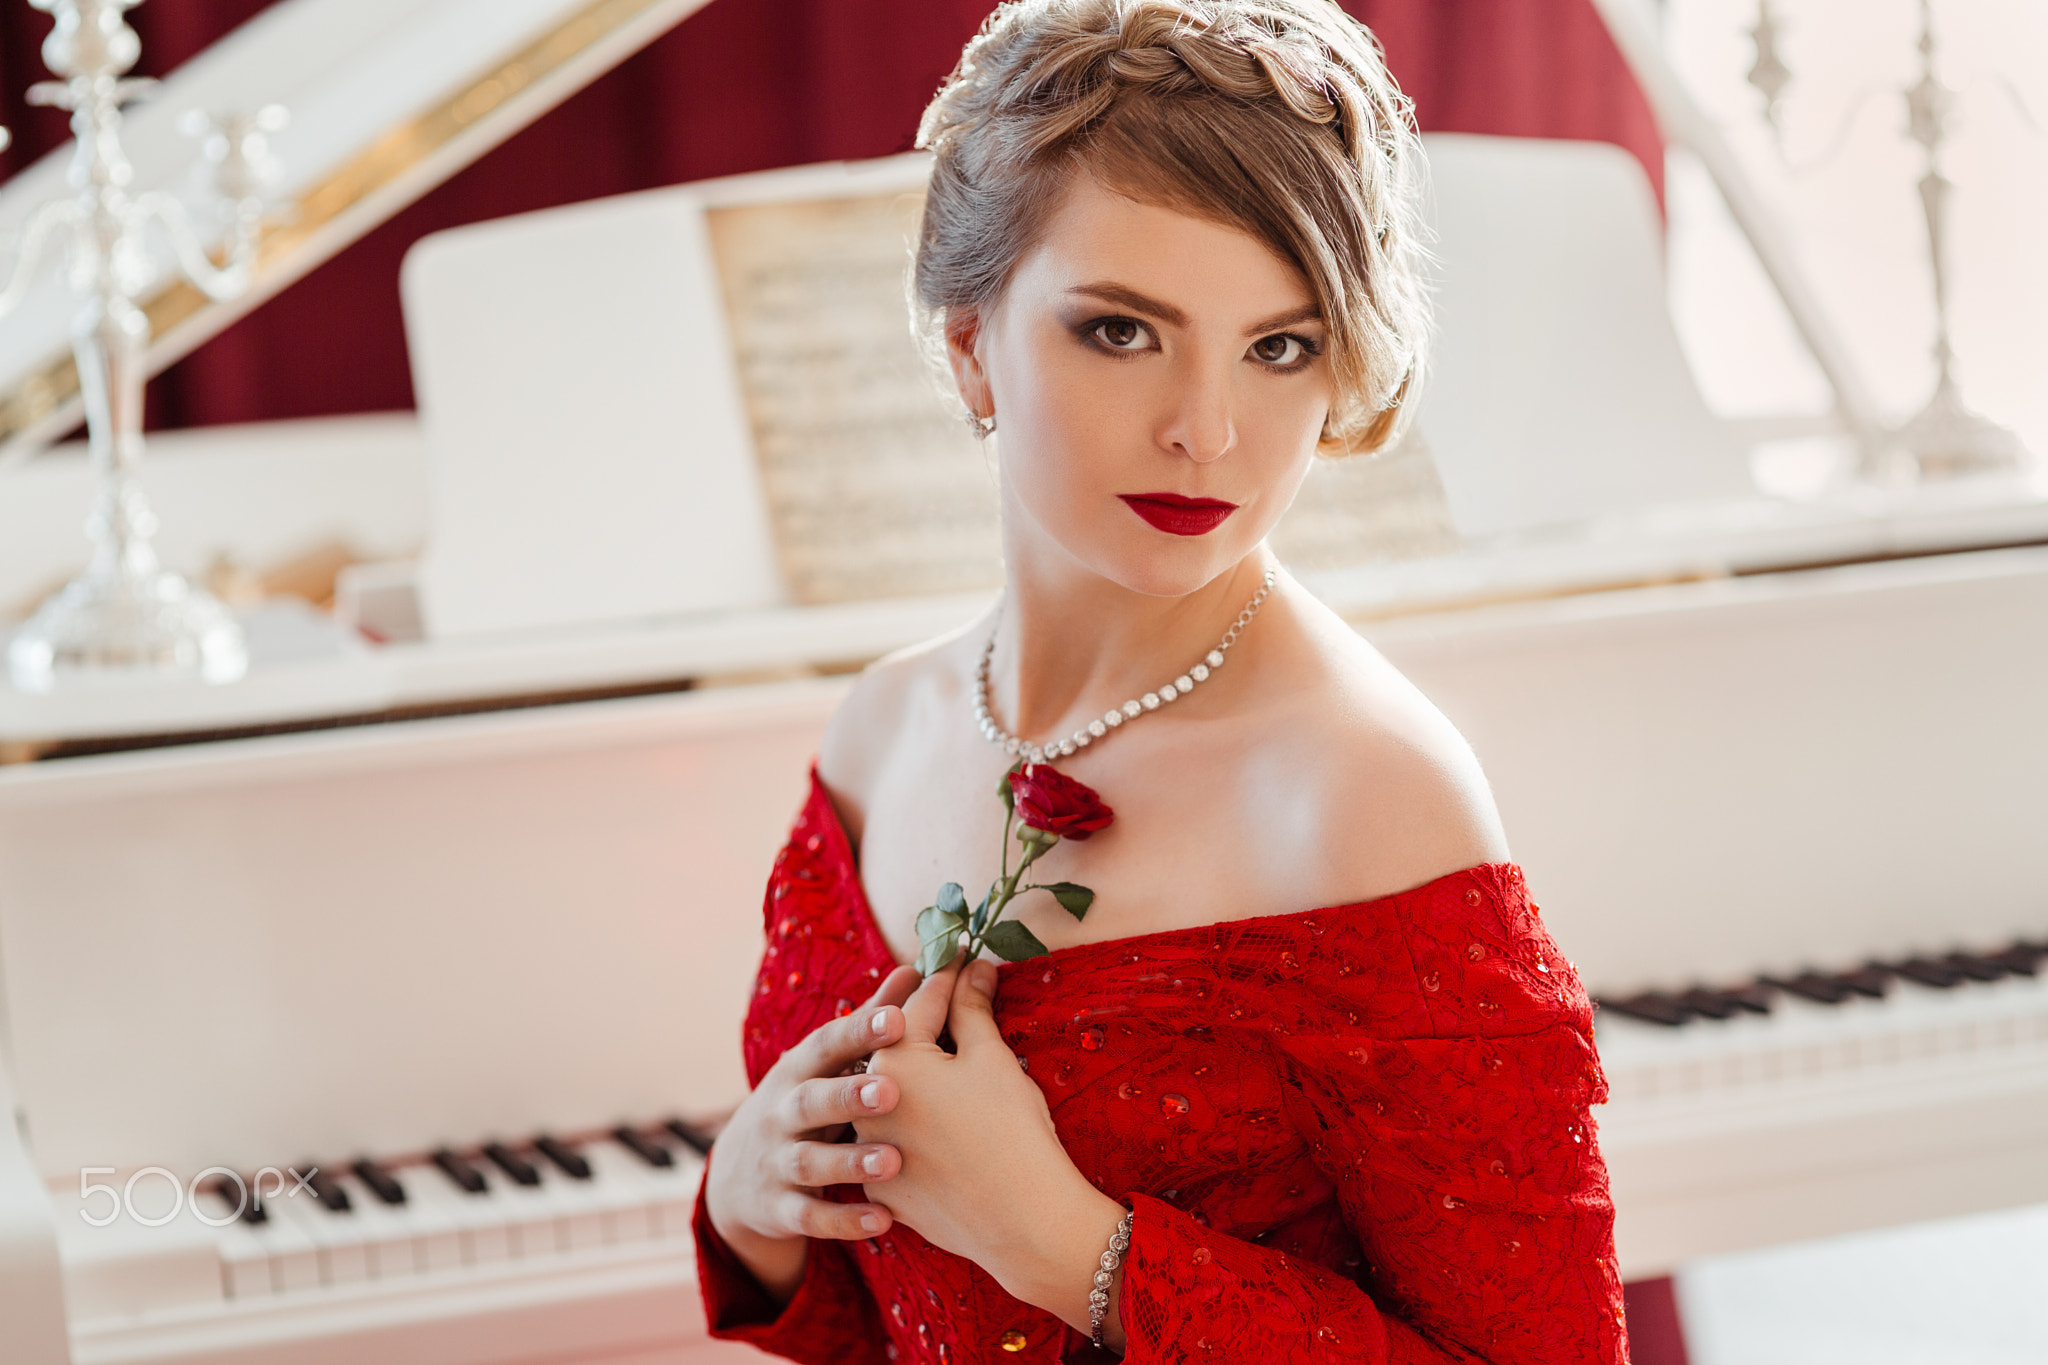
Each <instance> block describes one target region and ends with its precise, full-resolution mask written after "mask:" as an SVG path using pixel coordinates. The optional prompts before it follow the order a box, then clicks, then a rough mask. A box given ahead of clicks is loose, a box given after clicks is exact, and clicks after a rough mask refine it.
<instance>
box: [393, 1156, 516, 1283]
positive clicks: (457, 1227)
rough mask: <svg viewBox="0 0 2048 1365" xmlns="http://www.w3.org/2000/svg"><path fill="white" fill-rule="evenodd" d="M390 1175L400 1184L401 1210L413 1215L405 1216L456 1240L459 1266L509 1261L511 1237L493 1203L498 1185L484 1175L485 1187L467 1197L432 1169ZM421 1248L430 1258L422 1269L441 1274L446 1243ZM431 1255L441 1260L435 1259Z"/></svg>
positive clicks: (497, 1203) (499, 1204)
mask: <svg viewBox="0 0 2048 1365" xmlns="http://www.w3.org/2000/svg"><path fill="white" fill-rule="evenodd" d="M478 1169H479V1170H481V1169H482V1167H479V1168H478ZM393 1174H395V1175H397V1176H398V1178H399V1179H400V1181H401V1182H403V1183H404V1185H405V1192H406V1196H407V1203H406V1207H407V1208H408V1209H410V1210H414V1211H415V1212H414V1213H413V1214H412V1215H410V1216H413V1217H417V1218H420V1219H421V1220H422V1221H423V1225H425V1224H428V1223H430V1224H431V1225H432V1226H434V1227H436V1228H437V1229H448V1230H452V1231H454V1232H455V1233H456V1234H457V1235H458V1237H459V1239H460V1247H461V1253H460V1258H461V1262H462V1263H465V1264H470V1265H488V1264H490V1263H492V1262H496V1261H508V1260H511V1259H512V1256H513V1245H512V1234H511V1230H510V1229H509V1228H508V1227H507V1226H506V1221H505V1209H504V1203H503V1201H502V1200H500V1199H499V1198H498V1190H499V1186H500V1184H501V1183H502V1182H501V1181H499V1180H493V1179H492V1178H491V1174H490V1173H489V1172H485V1175H484V1179H485V1180H486V1181H487V1182H489V1183H488V1185H487V1188H486V1190H485V1192H484V1193H482V1194H470V1193H468V1192H467V1191H465V1190H462V1189H459V1188H458V1187H457V1186H456V1184H455V1182H454V1181H452V1180H450V1179H449V1178H448V1177H447V1175H446V1174H444V1173H443V1172H442V1171H441V1170H440V1168H438V1167H436V1166H431V1165H425V1166H408V1167H406V1168H404V1170H402V1171H395V1172H393ZM426 1247H427V1251H428V1253H429V1254H428V1256H427V1259H426V1263H425V1264H424V1265H422V1266H421V1270H422V1271H423V1272H430V1271H434V1270H439V1269H442V1268H443V1266H444V1264H445V1262H444V1260H443V1259H441V1257H442V1256H445V1248H446V1242H445V1239H442V1238H436V1239H433V1240H431V1241H430V1242H428V1243H427V1244H426ZM436 1252H439V1253H440V1255H439V1256H437V1255H436V1254H435V1253H436Z"/></svg>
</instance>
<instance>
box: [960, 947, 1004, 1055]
mask: <svg viewBox="0 0 2048 1365" xmlns="http://www.w3.org/2000/svg"><path fill="white" fill-rule="evenodd" d="M995 995H996V964H995V963H993V962H970V963H968V964H967V967H966V970H964V971H962V972H961V973H960V975H959V978H958V979H957V980H955V981H954V983H953V994H952V998H951V1000H950V1001H949V1002H948V1005H949V1007H950V1010H951V1012H950V1014H949V1015H948V1016H947V1019H946V1027H947V1028H948V1029H950V1030H951V1031H952V1034H953V1045H954V1046H955V1047H957V1048H959V1049H960V1050H961V1051H962V1052H965V1051H967V1049H969V1048H971V1047H979V1046H981V1045H983V1044H985V1043H989V1042H994V1043H996V1044H997V1045H998V1046H1005V1047H1006V1046H1008V1045H1007V1044H1005V1043H1004V1042H1003V1034H1002V1030H1001V1029H999V1028H997V1027H996V1012H995Z"/></svg>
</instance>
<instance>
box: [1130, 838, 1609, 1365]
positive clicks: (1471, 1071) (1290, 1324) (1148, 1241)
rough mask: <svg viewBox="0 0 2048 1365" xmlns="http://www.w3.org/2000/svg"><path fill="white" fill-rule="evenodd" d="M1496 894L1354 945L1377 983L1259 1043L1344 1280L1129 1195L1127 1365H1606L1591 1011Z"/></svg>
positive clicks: (1601, 1089)
mask: <svg viewBox="0 0 2048 1365" xmlns="http://www.w3.org/2000/svg"><path fill="white" fill-rule="evenodd" d="M1503 882H1504V883H1505V884H1503V885H1499V886H1492V887H1488V888H1486V890H1485V892H1484V894H1482V895H1481V896H1480V897H1479V898H1478V899H1477V900H1476V901H1472V900H1468V899H1467V898H1468V896H1469V894H1470V893H1469V891H1467V890H1466V889H1464V888H1453V889H1454V890H1457V891H1458V893H1459V894H1458V897H1457V902H1456V904H1453V905H1450V906H1443V907H1427V906H1410V905H1405V904H1404V905H1403V906H1402V907H1401V909H1402V910H1403V911H1405V912H1415V918H1414V920H1413V922H1411V923H1410V924H1408V925H1406V926H1404V928H1405V933H1404V934H1403V935H1402V937H1401V939H1400V940H1397V941H1395V942H1391V943H1381V944H1377V945H1357V946H1358V947H1359V948H1360V949H1361V950H1364V949H1370V950H1371V953H1372V956H1373V957H1374V958H1377V959H1378V960H1379V961H1381V962H1386V961H1388V960H1389V959H1393V960H1395V961H1398V963H1399V970H1398V972H1396V971H1391V970H1390V971H1388V972H1385V973H1374V972H1370V971H1362V972H1359V973H1358V974H1357V975H1355V976H1351V977H1346V978H1344V979H1335V980H1326V981H1325V982H1322V983H1318V986H1317V993H1316V995H1317V1000H1318V1003H1319V1006H1320V1008H1318V1009H1317V1010H1315V1011H1314V1012H1312V1013H1305V1014H1304V1016H1303V1017H1302V1018H1301V1019H1300V1020H1299V1021H1298V1022H1299V1023H1300V1025H1301V1026H1300V1027H1284V1028H1281V1029H1277V1030H1275V1032H1274V1034H1273V1036H1272V1038H1271V1041H1270V1046H1271V1048H1272V1050H1273V1054H1274V1057H1275V1060H1276V1063H1277V1065H1278V1067H1279V1069H1280V1073H1281V1076H1282V1078H1283V1080H1284V1081H1285V1083H1286V1084H1285V1094H1286V1100H1285V1105H1286V1108H1287V1111H1288V1114H1287V1117H1288V1119H1289V1121H1290V1123H1291V1125H1292V1126H1293V1128H1294V1129H1295V1131H1296V1132H1297V1133H1298V1134H1299V1135H1300V1136H1301V1139H1302V1140H1303V1141H1304V1142H1305V1143H1307V1144H1308V1146H1309V1149H1310V1153H1311V1156H1312V1158H1313V1160H1314V1163H1315V1165H1316V1167H1317V1169H1318V1170H1319V1171H1320V1172H1321V1173H1322V1174H1323V1175H1324V1176H1325V1177H1326V1178H1327V1179H1328V1180H1329V1182H1330V1184H1331V1186H1332V1187H1333V1191H1334V1195H1335V1198H1336V1200H1337V1203H1338V1205H1339V1207H1340V1208H1341V1210H1342V1214H1343V1221H1344V1223H1345V1224H1346V1225H1348V1227H1349V1228H1350V1230H1351V1233H1352V1235H1354V1236H1355V1237H1356V1238H1357V1240H1358V1244H1359V1248H1360V1250H1361V1252H1362V1264H1361V1265H1360V1266H1359V1268H1358V1270H1357V1272H1356V1278H1355V1279H1353V1278H1347V1277H1346V1276H1345V1275H1344V1274H1340V1273H1338V1272H1337V1271H1335V1270H1331V1269H1327V1268H1325V1266H1324V1265H1323V1264H1320V1263H1318V1262H1316V1261H1309V1260H1305V1259H1303V1258H1302V1257H1300V1256H1297V1255H1290V1254H1289V1253H1288V1252H1287V1251H1286V1250H1283V1249H1281V1248H1280V1246H1278V1245H1261V1244H1260V1243H1257V1242H1249V1241H1244V1240H1241V1239H1239V1238H1236V1237H1228V1236H1223V1235H1221V1234H1219V1233H1217V1232H1214V1231H1212V1230H1211V1229H1209V1228H1207V1227H1204V1226H1203V1225H1202V1224H1201V1223H1200V1222H1198V1221H1196V1220H1195V1218H1193V1217H1192V1216H1191V1215H1189V1214H1188V1213H1185V1212H1183V1211H1181V1210H1179V1209H1176V1208H1174V1207H1173V1206H1171V1205H1169V1204H1165V1203H1162V1202H1160V1201H1158V1200H1156V1199H1150V1198H1147V1197H1144V1196H1142V1195H1139V1196H1135V1197H1134V1198H1133V1200H1132V1203H1133V1206H1134V1209H1135V1213H1136V1216H1135V1217H1134V1219H1133V1221H1132V1238H1131V1249H1130V1251H1129V1252H1127V1253H1126V1255H1125V1259H1124V1282H1123V1287H1122V1292H1121V1297H1120V1298H1119V1301H1118V1306H1119V1310H1120V1312H1121V1314H1122V1318H1123V1323H1124V1329H1125V1332H1126V1335H1127V1337H1128V1339H1129V1345H1128V1347H1127V1348H1126V1354H1125V1360H1126V1361H1127V1362H1130V1365H1140V1362H1142V1363H1143V1365H1152V1362H1162V1363H1163V1362H1166V1361H1172V1360H1184V1359H1188V1360H1200V1359H1203V1358H1204V1357H1205V1356H1216V1357H1218V1358H1223V1357H1228V1358H1231V1359H1258V1360H1260V1361H1262V1362H1265V1363H1266V1365H1276V1363H1277V1362H1310V1361H1314V1362H1323V1361H1329V1362H1335V1361H1340V1360H1342V1361H1370V1362H1401V1363H1402V1365H1407V1363H1408V1362H1430V1363H1431V1365H1441V1363H1442V1362H1451V1361H1460V1362H1485V1365H1566V1362H1570V1365H1584V1363H1585V1362H1602V1363H1603V1365H1622V1363H1623V1362H1625V1361H1626V1360H1627V1358H1628V1345H1627V1336H1626V1333H1625V1331H1624V1327H1623V1323H1622V1315H1621V1281H1620V1277H1619V1274H1618V1272H1617V1268H1616V1264H1615V1260H1614V1237H1613V1228H1614V1214H1613V1206H1612V1204H1611V1202H1610V1200H1609V1197H1608V1187H1607V1174H1606V1170H1605V1167H1604V1166H1603V1165H1602V1164H1601V1161H1600V1157H1599V1152H1598V1149H1597V1145H1596V1143H1595V1137H1594V1131H1593V1124H1592V1121H1591V1118H1590V1116H1589V1114H1588V1106H1589V1105H1592V1104H1595V1103H1599V1102H1600V1101H1601V1100H1604V1099H1605V1097H1606V1086H1605V1081H1604V1079H1603V1078H1602V1076H1601V1074H1600V1069H1599V1061H1598V1057H1597V1055H1596V1054H1595V1053H1594V1050H1593V1045H1592V1042H1591V1038H1590V1032H1591V1009H1590V1006H1589V1005H1588V1004H1587V1002H1586V997H1585V992H1584V990H1583V989H1582V988H1581V987H1580V985H1579V983H1578V979H1577V976H1576V974H1575V973H1573V971H1572V969H1571V967H1570V965H1569V964H1568V963H1566V962H1565V960H1564V959H1563V958H1562V956H1560V955H1559V954H1558V953H1557V951H1556V948H1555V946H1554V945H1553V944H1552V943H1551V942H1550V940H1549V938H1548V936H1547V935H1545V934H1544V933H1543V931H1542V929H1541V927H1540V926H1539V925H1537V923H1536V921H1535V918H1534V915H1533V914H1532V913H1530V910H1529V907H1528V906H1527V905H1526V903H1525V902H1523V901H1521V900H1520V888H1519V877H1518V875H1516V876H1512V877H1505V876H1504V878H1503ZM1437 911H1447V912H1449V913H1436V912H1437ZM1364 956H1365V954H1364V952H1363V951H1361V952H1360V957H1361V958H1363V957H1364ZM1272 1241H1273V1242H1275V1243H1280V1242H1284V1241H1285V1238H1284V1237H1275V1238H1273V1239H1272Z"/></svg>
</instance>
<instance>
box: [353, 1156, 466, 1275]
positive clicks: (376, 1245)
mask: <svg viewBox="0 0 2048 1365" xmlns="http://www.w3.org/2000/svg"><path fill="white" fill-rule="evenodd" d="M395 1174H396V1173H394V1175H395ZM334 1183H335V1184H337V1185H339V1186H341V1188H343V1189H344V1190H347V1191H348V1197H349V1202H350V1204H351V1205H352V1206H353V1207H352V1209H351V1212H352V1213H353V1214H354V1216H355V1219H356V1221H357V1225H358V1226H359V1227H360V1228H361V1229H362V1240H363V1250H364V1252H365V1254H366V1255H367V1257H368V1259H369V1273H370V1278H371V1279H375V1280H402V1279H405V1278H407V1277H409V1276H411V1275H413V1274H415V1273H418V1271H419V1270H420V1268H421V1257H420V1255H419V1251H420V1250H421V1248H418V1247H417V1242H418V1241H419V1239H420V1238H421V1237H423V1236H427V1235H433V1236H438V1237H440V1238H442V1239H443V1240H444V1241H445V1242H446V1243H447V1254H446V1256H445V1258H444V1259H445V1260H446V1262H447V1263H448V1264H450V1265H460V1264H461V1263H462V1239H461V1234H459V1233H458V1232H456V1231H455V1229H454V1228H452V1227H439V1228H437V1229H436V1230H435V1231H434V1232H433V1233H431V1234H428V1233H423V1232H421V1230H420V1229H418V1228H417V1227H416V1226H415V1225H414V1220H413V1219H412V1218H411V1217H408V1210H409V1209H411V1208H412V1205H410V1204H400V1205H397V1206H395V1207H394V1206H392V1205H389V1204H386V1203H385V1202H384V1201H383V1200H381V1199H379V1198H378V1197H377V1196H376V1195H375V1194H374V1193H372V1192H371V1190H370V1188H369V1186H367V1185H365V1184H363V1183H362V1182H361V1181H359V1180H357V1179H356V1178H355V1177H354V1176H337V1177H336V1178H335V1182H334ZM399 1183H400V1184H401V1185H404V1184H405V1183H406V1182H405V1180H404V1179H403V1178H402V1177H401V1178H399Z"/></svg>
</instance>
